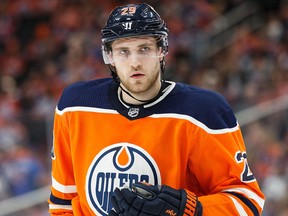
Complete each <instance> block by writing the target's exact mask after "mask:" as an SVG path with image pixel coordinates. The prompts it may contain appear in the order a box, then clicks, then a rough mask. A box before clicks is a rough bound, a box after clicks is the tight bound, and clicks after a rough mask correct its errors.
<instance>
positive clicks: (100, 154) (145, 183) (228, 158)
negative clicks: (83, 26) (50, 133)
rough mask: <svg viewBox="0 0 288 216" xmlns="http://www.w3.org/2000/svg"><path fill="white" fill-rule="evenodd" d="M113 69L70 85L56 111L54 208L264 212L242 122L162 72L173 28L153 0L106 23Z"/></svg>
mask: <svg viewBox="0 0 288 216" xmlns="http://www.w3.org/2000/svg"><path fill="white" fill-rule="evenodd" d="M101 35H102V43H103V47H102V49H103V58H104V61H105V63H106V64H107V65H108V66H109V68H110V70H111V73H112V76H113V78H105V79H98V80H92V81H87V82H80V83H76V84H73V85H71V86H69V87H67V88H66V89H65V90H64V92H63V94H62V96H61V98H60V100H59V103H58V105H57V108H56V111H55V119H54V142H53V152H52V186H51V196H50V199H49V204H50V205H49V208H50V214H51V215H67V216H68V215H77V216H82V215H83V216H84V215H85V216H90V215H111V216H116V215H123V216H130V215H131V216H132V215H141V216H144V215H155V216H156V215H168V216H169V215H170V216H172V215H173V216H174V215H175V216H176V215H193V216H201V215H202V216H215V215H217V216H220V215H225V216H235V215H241V216H245V215H255V216H258V215H261V212H262V210H263V206H264V195H263V194H262V192H261V190H260V188H259V186H258V183H257V181H256V178H255V176H254V175H253V173H252V172H251V170H250V169H249V166H248V162H247V160H248V157H247V153H246V149H245V145H244V141H243V137H242V134H241V131H240V127H239V125H238V122H237V120H236V118H235V115H234V114H233V111H232V109H231V108H230V106H229V105H228V103H227V102H226V100H225V99H224V98H223V97H222V96H221V95H219V94H218V93H216V92H213V91H210V90H204V89H200V88H198V87H195V86H190V85H187V84H183V83H175V82H172V81H166V80H165V79H164V67H165V55H166V54H167V52H168V28H167V26H166V24H165V22H164V21H163V20H162V19H161V18H160V16H159V14H158V13H157V12H156V11H155V10H154V9H153V8H152V7H151V6H150V5H147V4H144V3H143V4H129V5H124V6H120V7H117V8H115V10H113V11H112V12H111V15H110V17H109V19H108V21H107V24H106V26H105V27H104V28H103V29H102V34H101Z"/></svg>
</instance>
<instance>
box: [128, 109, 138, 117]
mask: <svg viewBox="0 0 288 216" xmlns="http://www.w3.org/2000/svg"><path fill="white" fill-rule="evenodd" d="M139 111H140V109H139V108H134V107H132V108H130V109H129V112H128V115H129V116H130V117H132V118H135V117H136V116H138V114H139Z"/></svg>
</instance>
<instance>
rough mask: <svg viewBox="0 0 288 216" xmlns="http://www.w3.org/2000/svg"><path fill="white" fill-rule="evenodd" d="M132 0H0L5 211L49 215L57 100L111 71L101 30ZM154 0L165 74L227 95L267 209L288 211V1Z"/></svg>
mask: <svg viewBox="0 0 288 216" xmlns="http://www.w3.org/2000/svg"><path fill="white" fill-rule="evenodd" d="M131 2H132V1H124V0H121V1H120V0H119V1H112V0H105V1H100V0H0V216H18V215H21V216H28V215H29V216H47V215H48V205H47V202H46V200H47V198H48V196H49V184H50V181H51V177H50V149H51V146H52V123H53V112H54V108H55V105H56V103H57V100H58V98H59V96H60V94H61V92H62V90H63V88H65V87H66V86H67V85H69V84H71V83H73V82H76V81H80V80H89V79H95V78H100V77H107V76H110V74H109V72H108V69H107V66H106V65H104V64H103V61H102V56H101V50H100V47H101V41H100V37H99V36H100V30H101V28H102V26H103V25H104V22H105V20H106V18H107V16H108V14H109V12H110V11H111V10H112V9H113V8H114V7H115V6H117V5H121V4H125V3H131ZM134 2H142V1H139V0H138V1H134ZM146 2H147V3H149V4H151V5H152V6H154V7H155V9H156V10H157V11H158V12H159V13H160V14H161V16H162V18H163V19H164V20H166V21H167V24H168V27H169V29H170V34H169V54H168V56H167V58H166V61H167V70H166V79H169V80H174V81H182V82H186V83H190V84H193V85H198V86H200V87H204V88H209V89H213V90H216V91H218V92H220V93H221V94H223V95H224V96H225V97H226V98H227V100H228V101H229V103H230V104H231V106H232V107H233V109H234V111H235V113H236V115H237V117H238V119H239V122H240V125H241V126H242V130H243V135H244V139H245V142H246V146H247V152H248V159H249V161H250V166H251V169H252V170H253V172H254V175H255V176H256V177H257V179H258V181H259V183H260V186H261V188H262V190H263V191H264V193H265V195H266V198H267V200H266V204H265V209H264V213H263V215H264V216H287V215H288V195H287V194H288V129H287V128H288V1H287V0H273V1H269V0H266V1H261V0H259V1H257V0H254V1H253V0H249V1H245V0H177V1H175V0H155V1H152V0H147V1H146Z"/></svg>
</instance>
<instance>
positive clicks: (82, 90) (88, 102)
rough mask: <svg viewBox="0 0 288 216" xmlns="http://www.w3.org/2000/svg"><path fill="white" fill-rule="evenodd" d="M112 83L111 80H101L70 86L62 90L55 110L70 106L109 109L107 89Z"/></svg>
mask: <svg viewBox="0 0 288 216" xmlns="http://www.w3.org/2000/svg"><path fill="white" fill-rule="evenodd" d="M112 82H113V80H112V79H111V78H103V79H97V80H91V81H83V82H77V83H74V84H71V85H70V86H68V87H66V88H65V89H64V91H63V93H62V95H61V97H60V99H59V101H58V105H57V108H58V109H59V110H63V109H65V108H67V107H72V106H88V107H98V108H110V103H109V100H108V89H109V87H110V85H111V83H112Z"/></svg>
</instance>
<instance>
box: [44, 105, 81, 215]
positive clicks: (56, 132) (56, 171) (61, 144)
mask: <svg viewBox="0 0 288 216" xmlns="http://www.w3.org/2000/svg"><path fill="white" fill-rule="evenodd" d="M51 158H52V174H51V175H52V185H51V195H50V198H49V200H48V203H49V212H50V214H51V215H67V216H69V215H73V212H72V200H73V198H75V197H77V189H76V185H75V180H74V176H73V166H72V159H71V152H70V146H69V132H68V118H67V116H66V115H62V114H61V112H60V111H59V110H58V109H57V108H56V112H55V115H54V128H53V149H52V154H51Z"/></svg>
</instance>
